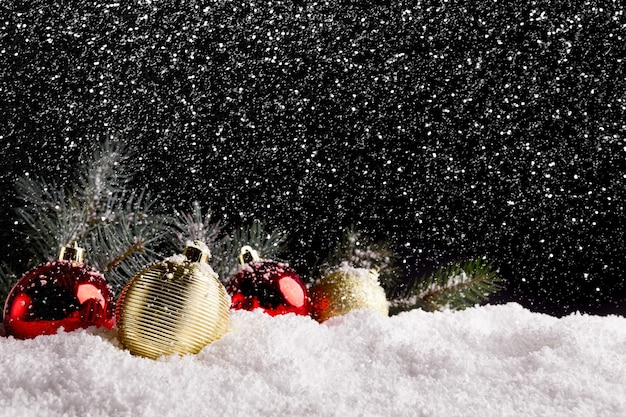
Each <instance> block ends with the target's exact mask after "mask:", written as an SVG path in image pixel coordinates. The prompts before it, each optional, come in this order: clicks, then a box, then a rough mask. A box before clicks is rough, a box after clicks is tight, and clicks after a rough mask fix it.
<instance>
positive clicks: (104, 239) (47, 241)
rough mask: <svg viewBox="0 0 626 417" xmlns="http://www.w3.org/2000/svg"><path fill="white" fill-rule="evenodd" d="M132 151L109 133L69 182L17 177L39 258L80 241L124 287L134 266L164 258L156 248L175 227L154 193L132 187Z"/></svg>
mask: <svg viewBox="0 0 626 417" xmlns="http://www.w3.org/2000/svg"><path fill="white" fill-rule="evenodd" d="M131 157H132V152H131V151H130V150H129V149H128V148H127V147H126V145H125V144H124V143H123V142H122V141H121V140H119V139H117V138H114V137H112V136H107V137H105V138H104V139H103V140H102V141H101V142H100V146H99V147H98V148H96V149H95V150H94V151H93V152H92V153H90V154H86V155H84V156H83V157H82V158H81V159H82V163H81V164H80V167H79V169H78V171H77V172H76V174H75V175H74V176H73V177H71V178H70V181H66V184H59V183H56V182H55V181H46V180H44V179H43V178H31V177H22V178H20V179H19V180H18V181H17V185H16V186H17V192H18V196H19V197H20V198H21V200H22V201H23V205H22V207H20V208H19V209H18V210H17V214H18V216H19V217H20V218H21V219H22V220H23V222H24V223H25V224H26V226H27V230H26V231H25V235H26V237H27V244H28V247H29V248H30V250H31V252H32V255H33V261H34V262H35V263H41V262H44V261H47V260H50V259H52V258H55V257H56V255H57V253H58V250H59V248H60V247H62V246H65V245H69V244H71V243H72V242H77V243H78V244H79V245H80V246H82V247H83V248H84V249H85V251H86V258H87V262H88V264H89V265H91V266H93V267H94V268H96V269H98V270H99V271H101V272H103V273H104V274H105V277H106V278H107V281H108V282H109V283H110V284H111V285H112V286H113V288H114V289H115V290H116V291H119V290H120V289H121V288H122V286H123V285H124V283H125V282H126V281H127V280H128V278H130V277H131V276H132V273H133V272H136V271H137V270H139V269H140V268H142V267H143V266H145V264H146V263H149V262H151V261H153V260H156V259H158V258H159V256H160V254H159V253H158V251H157V248H158V247H159V245H160V244H161V243H162V242H163V241H164V240H165V239H166V236H167V235H168V234H169V233H170V231H169V230H170V229H169V227H168V226H169V223H170V219H169V217H168V216H165V215H159V214H154V213H153V212H152V203H151V202H152V201H153V199H152V198H151V196H150V195H149V193H147V192H137V190H133V189H131V188H130V187H129V181H130V179H131V177H132V175H131V173H130V172H129V171H128V167H129V166H130V165H132V164H131V163H130V159H131ZM31 266H32V265H31Z"/></svg>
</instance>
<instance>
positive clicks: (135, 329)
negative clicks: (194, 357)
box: [115, 241, 230, 359]
mask: <svg viewBox="0 0 626 417" xmlns="http://www.w3.org/2000/svg"><path fill="white" fill-rule="evenodd" d="M209 256H210V254H209V250H208V248H207V247H206V245H205V244H204V243H202V242H198V241H196V242H193V243H190V244H188V245H187V247H186V248H185V250H184V251H183V254H182V255H177V256H174V257H172V258H169V259H166V260H164V261H161V262H157V263H154V264H152V265H149V266H148V267H146V268H144V269H143V270H141V271H139V272H138V273H137V274H135V276H133V277H132V278H131V279H130V281H129V282H128V283H127V284H126V286H125V287H124V289H123V290H122V292H121V294H120V296H119V299H118V302H117V308H116V314H115V315H116V319H117V327H118V338H119V340H120V342H121V343H122V345H123V346H124V347H125V348H127V349H128V350H129V351H130V352H131V353H132V354H134V355H139V356H144V357H146V358H151V359H156V358H158V357H160V356H163V355H171V354H174V353H176V354H179V355H184V354H188V353H198V352H199V351H200V350H201V349H202V348H203V347H204V346H206V345H207V344H209V343H211V342H213V341H215V340H217V339H219V338H220V337H222V336H223V335H224V334H225V333H226V332H227V330H228V321H229V311H230V297H229V296H228V294H227V293H226V290H225V288H224V286H223V285H222V283H221V282H220V281H219V280H218V278H217V274H216V273H215V272H213V269H212V268H211V267H210V266H209V265H208V263H207V261H208V258H209Z"/></svg>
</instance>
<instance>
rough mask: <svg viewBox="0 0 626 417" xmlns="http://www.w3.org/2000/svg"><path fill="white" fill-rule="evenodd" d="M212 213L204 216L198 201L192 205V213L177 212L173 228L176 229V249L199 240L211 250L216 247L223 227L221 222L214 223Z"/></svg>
mask: <svg viewBox="0 0 626 417" xmlns="http://www.w3.org/2000/svg"><path fill="white" fill-rule="evenodd" d="M211 217H212V216H211V213H210V212H207V213H206V214H204V215H203V214H202V207H201V206H200V203H199V202H198V201H194V202H193V203H192V205H191V212H176V215H175V216H174V218H173V220H172V226H173V227H174V228H175V229H176V237H177V239H178V240H177V242H173V243H174V245H175V246H176V249H179V248H181V247H183V246H184V245H185V244H186V243H187V242H188V241H194V240H199V241H201V242H204V243H205V244H206V245H207V246H208V247H209V248H211V247H213V246H215V241H216V240H217V238H218V236H219V234H220V233H221V232H222V225H221V224H220V222H219V221H217V222H213V221H212V219H211Z"/></svg>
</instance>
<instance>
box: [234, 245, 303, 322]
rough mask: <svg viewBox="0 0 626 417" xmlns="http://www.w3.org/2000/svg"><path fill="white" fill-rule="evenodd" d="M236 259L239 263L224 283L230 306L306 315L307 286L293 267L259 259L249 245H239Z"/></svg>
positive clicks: (273, 312) (239, 308)
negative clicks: (236, 269)
mask: <svg viewBox="0 0 626 417" xmlns="http://www.w3.org/2000/svg"><path fill="white" fill-rule="evenodd" d="M239 260H240V262H241V263H242V266H241V267H240V268H239V270H238V271H237V272H236V273H235V274H234V275H232V276H231V277H230V279H229V280H228V283H227V284H226V291H227V292H228V294H230V296H231V299H232V304H231V308H232V309H233V310H254V309H256V308H260V309H262V310H263V311H264V312H265V313H267V314H269V315H270V316H277V315H279V314H287V313H295V314H299V315H302V316H307V315H309V313H310V309H311V304H310V300H309V296H308V294H307V289H306V286H305V285H304V283H303V282H302V279H301V278H300V276H298V274H297V273H296V271H294V270H293V269H291V268H290V267H289V266H287V264H284V263H282V262H277V261H271V260H265V259H264V260H261V259H259V256H258V254H257V253H256V251H255V250H254V249H252V248H251V247H249V246H244V247H243V248H241V255H240V256H239Z"/></svg>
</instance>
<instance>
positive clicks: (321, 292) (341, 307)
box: [309, 268, 389, 322]
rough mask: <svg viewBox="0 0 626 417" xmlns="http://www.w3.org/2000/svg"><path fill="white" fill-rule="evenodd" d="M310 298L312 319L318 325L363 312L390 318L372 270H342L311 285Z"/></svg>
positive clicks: (383, 292)
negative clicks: (349, 314)
mask: <svg viewBox="0 0 626 417" xmlns="http://www.w3.org/2000/svg"><path fill="white" fill-rule="evenodd" d="M309 294H310V296H311V303H312V312H311V316H312V317H313V318H314V319H315V320H317V321H319V322H323V321H326V320H328V319H329V318H331V317H335V316H342V315H344V314H347V313H348V312H350V311H352V310H358V309H362V308H365V309H369V310H373V311H377V312H379V313H381V314H384V315H386V316H388V315H389V305H388V303H387V297H386V296H385V290H383V288H382V287H381V286H380V284H379V283H378V272H376V271H375V270H369V269H364V268H341V269H339V270H337V271H335V272H332V273H330V274H328V275H326V276H325V277H324V278H322V279H321V280H320V281H319V282H317V283H316V284H314V285H313V287H312V288H311V291H310V293H309Z"/></svg>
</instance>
